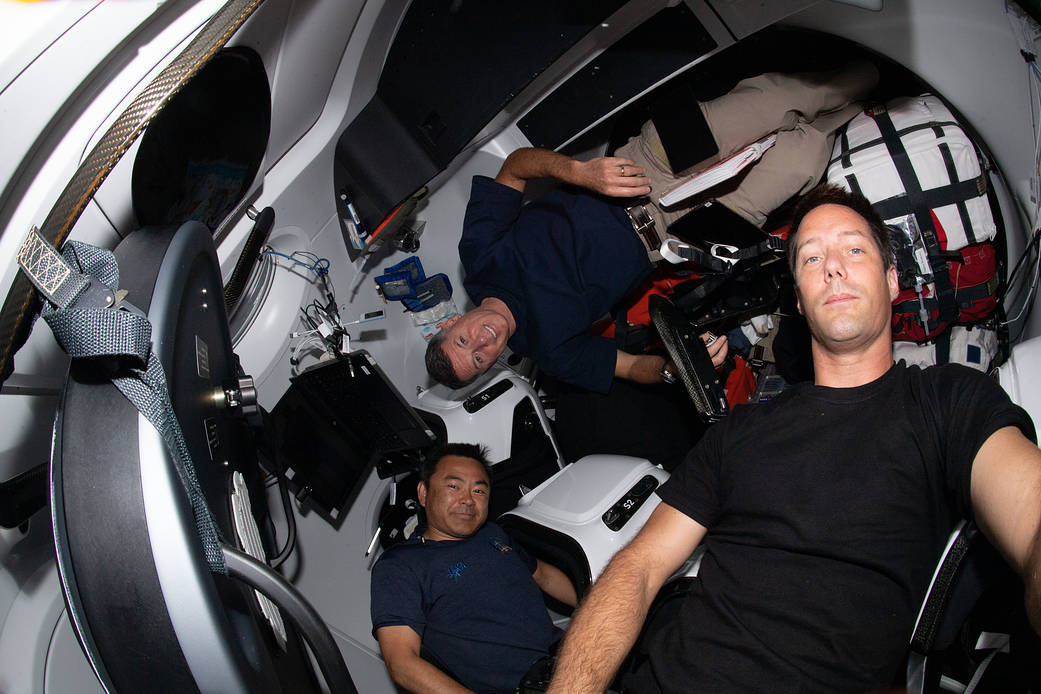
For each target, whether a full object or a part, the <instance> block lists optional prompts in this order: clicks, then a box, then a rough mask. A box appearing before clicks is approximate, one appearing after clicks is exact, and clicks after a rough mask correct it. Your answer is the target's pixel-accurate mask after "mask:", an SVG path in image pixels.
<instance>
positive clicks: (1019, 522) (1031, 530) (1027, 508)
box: [971, 426, 1041, 634]
mask: <svg viewBox="0 0 1041 694" xmlns="http://www.w3.org/2000/svg"><path fill="white" fill-rule="evenodd" d="M971 489H972V505H973V508H974V510H975V514H976V521H977V523H978V524H979V526H980V529H981V530H983V532H984V534H986V535H987V537H988V538H990V540H991V542H993V543H994V545H995V546H996V547H997V548H998V549H999V550H1000V551H1001V552H1002V554H1004V555H1005V558H1006V559H1007V560H1008V562H1009V563H1010V564H1011V565H1012V567H1013V568H1014V569H1016V571H1017V572H1019V575H1020V577H1021V578H1022V579H1023V583H1024V584H1025V585H1026V598H1025V602H1026V608H1027V615H1028V616H1029V617H1030V622H1031V624H1033V626H1034V630H1035V631H1036V632H1038V633H1039V634H1041V450H1039V449H1038V447H1037V446H1035V445H1034V444H1033V443H1031V442H1030V441H1029V440H1028V439H1027V438H1026V437H1025V436H1023V434H1022V432H1020V430H1019V429H1018V428H1016V427H1011V426H1010V427H1005V428H1003V429H999V430H998V431H996V432H994V433H993V434H991V435H990V437H989V438H988V439H987V440H986V441H985V442H984V443H983V446H981V447H980V450H979V452H978V453H977V454H976V459H975V460H974V461H973V464H972V486H971Z"/></svg>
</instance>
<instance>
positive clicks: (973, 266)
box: [893, 241, 998, 342]
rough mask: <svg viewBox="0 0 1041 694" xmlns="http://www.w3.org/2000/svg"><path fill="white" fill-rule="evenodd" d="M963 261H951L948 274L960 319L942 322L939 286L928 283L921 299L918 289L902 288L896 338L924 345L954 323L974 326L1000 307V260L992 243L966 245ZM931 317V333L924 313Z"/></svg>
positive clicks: (895, 305) (896, 313)
mask: <svg viewBox="0 0 1041 694" xmlns="http://www.w3.org/2000/svg"><path fill="white" fill-rule="evenodd" d="M958 255H960V256H961V260H960V262H959V261H948V262H947V272H948V275H949V276H950V281H951V286H952V287H953V289H954V298H955V302H956V304H957V308H958V316H957V319H956V320H954V321H943V320H940V307H939V303H938V302H937V300H936V297H935V285H934V284H932V283H929V284H926V285H924V286H923V287H922V288H921V292H920V294H921V296H919V292H918V291H915V289H914V288H910V289H901V290H900V293H899V294H897V297H896V299H895V300H894V301H893V339H894V340H904V341H910V342H922V341H924V340H929V339H931V338H933V337H936V336H937V335H939V334H940V333H942V332H943V331H944V330H946V329H947V326H948V325H950V324H951V323H971V322H973V321H977V320H981V319H983V318H986V317H987V316H989V315H990V314H991V312H992V311H993V310H994V308H995V307H996V306H997V288H998V277H997V259H996V255H995V253H994V246H993V244H991V243H990V242H989V241H987V242H984V243H977V244H973V245H971V246H966V247H965V248H962V249H961V250H959V251H958ZM923 310H924V311H925V312H926V314H927V315H928V318H929V320H928V325H929V328H930V329H929V330H928V332H927V331H926V329H925V326H924V325H923V321H922V311H923Z"/></svg>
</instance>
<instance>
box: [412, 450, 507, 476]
mask: <svg viewBox="0 0 1041 694" xmlns="http://www.w3.org/2000/svg"><path fill="white" fill-rule="evenodd" d="M450 455H457V456H459V457H460V458H472V459H473V460H476V461H477V462H478V463H480V464H481V467H483V468H484V472H485V474H487V475H488V481H489V482H490V481H491V479H492V464H491V463H490V462H488V447H487V446H482V445H481V444H479V443H444V444H441V445H440V446H438V447H437V448H434V449H432V450H431V451H430V452H429V453H427V454H426V456H425V457H424V460H423V465H422V466H420V468H419V479H420V480H421V481H422V482H423V484H425V485H427V486H429V485H430V478H431V477H433V476H434V471H435V470H436V469H437V464H438V463H440V462H441V459H442V458H444V457H446V456H450Z"/></svg>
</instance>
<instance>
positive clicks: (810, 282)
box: [794, 204, 899, 353]
mask: <svg viewBox="0 0 1041 694" xmlns="http://www.w3.org/2000/svg"><path fill="white" fill-rule="evenodd" d="M794 251H795V253H796V264H795V273H796V275H795V284H796V289H797V293H798V300H799V310H800V312H802V313H803V314H804V315H805V316H806V322H807V323H809V326H810V332H811V333H812V334H813V337H814V339H815V341H816V342H817V343H818V345H820V346H822V347H824V348H825V349H827V350H829V351H831V352H834V353H838V352H845V351H854V350H856V349H858V348H860V347H864V346H866V345H869V344H872V343H873V342H874V341H876V340H878V339H879V338H880V337H881V336H883V335H884V336H885V337H884V339H890V337H889V325H890V321H891V316H892V307H891V305H892V302H893V299H895V298H896V295H897V292H898V291H899V287H898V285H897V278H896V268H895V267H890V268H889V269H888V270H886V269H885V262H884V261H883V258H882V253H881V251H880V250H879V248H878V246H877V245H876V243H875V239H874V237H873V236H872V234H871V228H870V227H869V226H868V223H867V221H865V220H864V218H863V217H861V216H860V215H859V214H857V213H856V212H854V211H853V210H851V209H849V208H848V207H844V206H842V205H830V204H829V205H821V206H820V207H818V208H816V209H814V210H812V211H811V212H810V213H809V214H807V215H806V216H805V217H803V220H802V224H800V226H799V229H798V234H797V236H796V247H795V249H794Z"/></svg>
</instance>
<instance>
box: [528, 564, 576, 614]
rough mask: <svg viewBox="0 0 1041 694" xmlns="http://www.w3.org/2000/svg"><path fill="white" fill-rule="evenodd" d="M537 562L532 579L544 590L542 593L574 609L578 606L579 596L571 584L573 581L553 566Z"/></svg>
mask: <svg viewBox="0 0 1041 694" xmlns="http://www.w3.org/2000/svg"><path fill="white" fill-rule="evenodd" d="M536 561H537V562H538V566H537V567H536V568H535V573H533V574H532V578H534V579H535V583H537V584H538V586H539V588H541V589H542V592H544V593H545V594H546V595H549V596H551V597H554V598H556V599H557V600H559V601H560V602H562V603H564V604H565V605H571V606H572V607H574V606H575V605H577V604H578V594H577V593H576V592H575V586H574V584H573V583H571V579H570V578H568V577H567V575H566V574H565V573H564V572H563V571H561V570H560V569H558V568H557V567H555V566H553V565H552V564H548V563H546V562H544V561H542V560H541V559H537V560H536Z"/></svg>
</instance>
